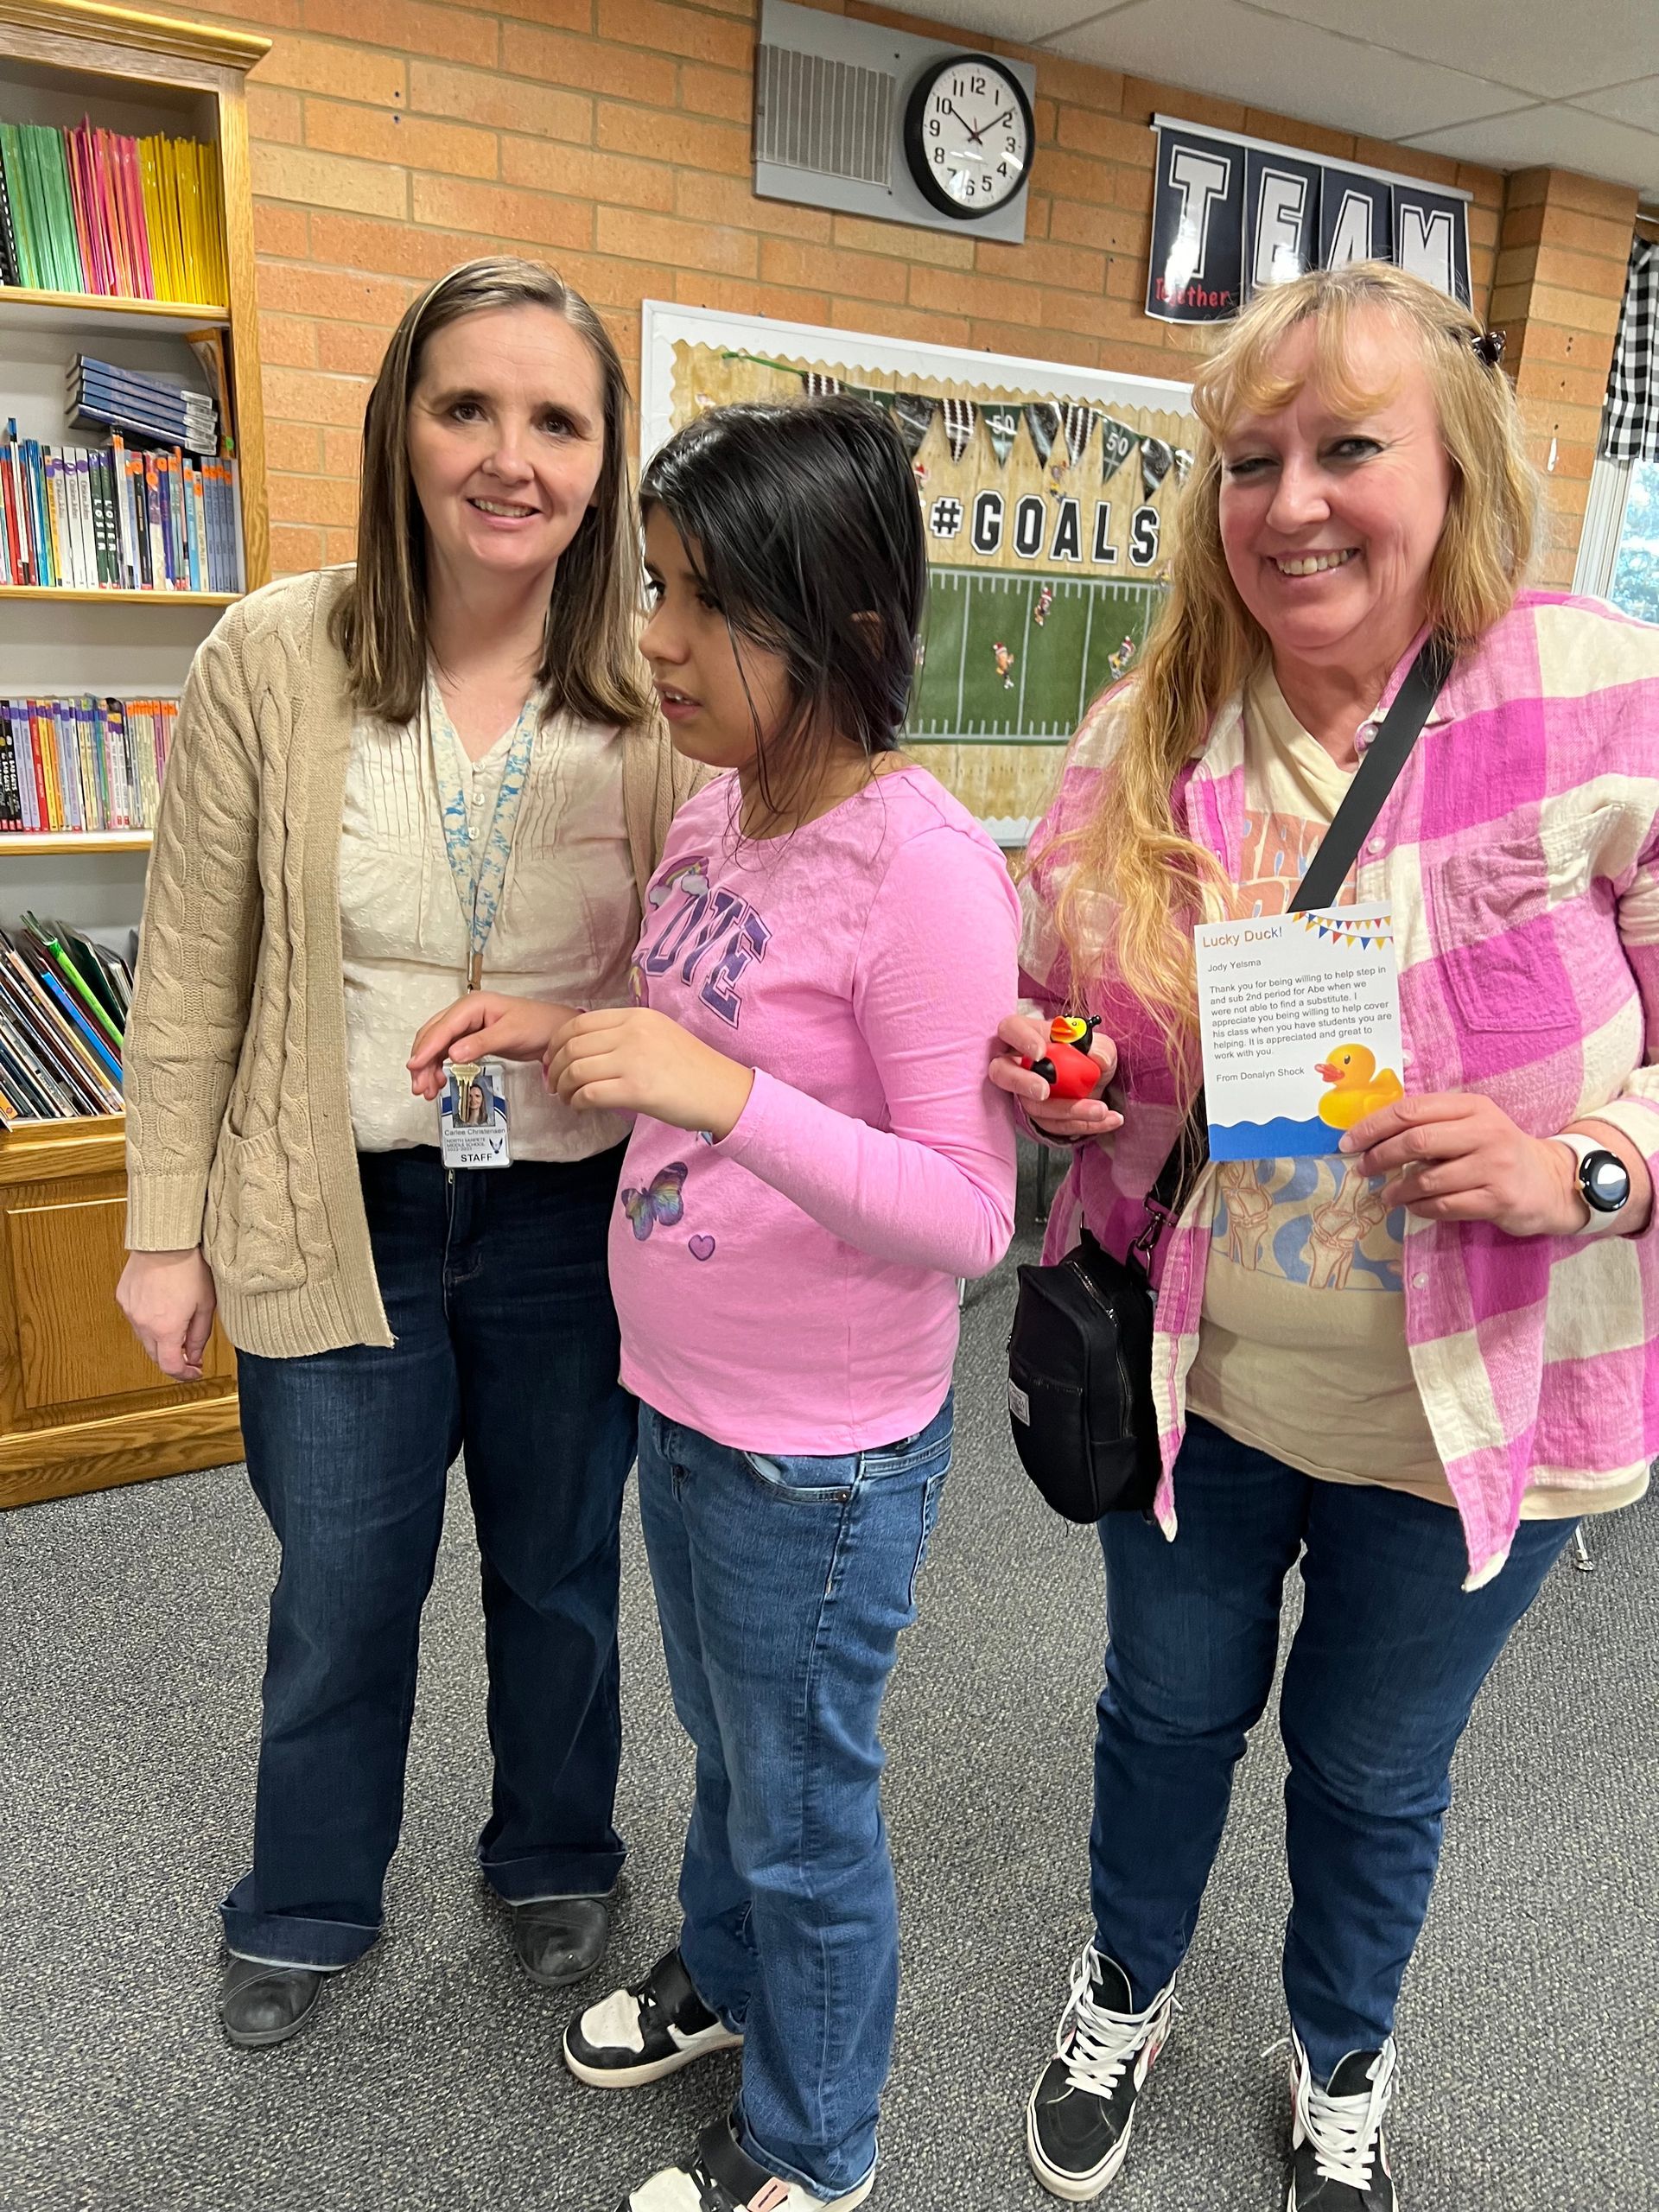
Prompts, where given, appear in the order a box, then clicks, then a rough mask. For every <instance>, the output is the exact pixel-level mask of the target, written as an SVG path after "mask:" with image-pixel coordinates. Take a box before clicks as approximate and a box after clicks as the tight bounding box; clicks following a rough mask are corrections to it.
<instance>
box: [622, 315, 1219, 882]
mask: <svg viewBox="0 0 1659 2212" xmlns="http://www.w3.org/2000/svg"><path fill="white" fill-rule="evenodd" d="M640 385H641V392H640V399H641V404H640V458H641V461H642V462H643V461H646V460H649V458H650V457H651V455H652V454H653V453H654V452H655V451H656V450H657V448H658V446H660V445H661V444H663V442H664V441H665V440H666V439H667V438H668V437H669V436H670V435H671V434H672V433H673V432H674V431H675V430H677V429H681V428H682V427H683V425H684V424H685V423H689V422H690V421H691V420H692V419H693V418H694V417H695V416H697V415H700V414H702V412H703V411H704V410H705V409H708V408H710V407H717V406H721V405H722V404H726V403H728V402H729V401H731V400H734V399H791V398H801V397H806V396H808V395H810V394H811V393H814V392H823V391H836V390H848V391H858V392H861V393H862V394H864V395H865V396H867V397H869V398H870V399H872V400H874V402H875V403H876V404H878V405H880V406H882V407H884V408H885V409H887V411H888V413H889V414H890V415H891V416H892V417H893V422H894V423H895V424H896V425H897V427H898V429H899V434H900V435H901V436H902V437H903V439H904V442H905V445H906V450H907V451H908V452H909V454H910V456H911V465H912V467H913V468H914V470H915V472H916V488H917V495H918V498H919V499H920V500H921V504H922V514H923V519H924V521H925V524H926V526H927V547H928V560H929V566H930V576H931V585H930V591H929V605H928V614H927V621H926V626H925V633H924V637H923V641H922V647H921V652H920V655H919V667H918V677H917V688H916V692H915V696H914V697H913V699H912V706H911V716H910V725H909V738H908V740H907V747H908V750H909V751H910V752H911V753H912V755H913V756H914V757H915V759H916V760H918V761H920V762H921V763H922V764H923V765H924V766H926V767H928V768H931V770H932V772H933V773H934V774H935V775H937V776H938V779H939V780H940V781H941V782H942V783H943V784H944V785H946V786H947V788H948V789H950V791H954V792H955V793H956V795H957V798H960V799H961V800H962V801H963V804H964V805H966V806H967V807H969V809H970V810H971V811H972V812H973V813H974V814H975V815H976V817H978V818H979V819H980V820H981V821H982V822H983V823H985V825H986V826H987V828H988V829H989V830H990V832H991V834H992V836H995V837H996V838H997V839H998V840H999V841H1000V842H1001V843H1003V844H1005V845H1008V846H1018V845H1023V844H1024V843H1025V842H1026V840H1027V836H1028V835H1029V832H1030V830H1031V829H1032V827H1033V824H1034V823H1035V822H1036V819H1037V817H1038V816H1039V814H1040V813H1041V812H1042V810H1043V808H1044V806H1045V805H1046V803H1047V799H1048V796H1049V793H1050V792H1051V791H1052V788H1053V785H1054V780H1055V777H1056V774H1057V772H1058V767H1059V763H1060V760H1061V758H1062V756H1063V754H1064V752H1065V743H1066V741H1067V739H1068V738H1070V736H1071V733H1072V732H1073V730H1074V729H1076V728H1077V724H1078V722H1079V721H1080V720H1081V719H1082V716H1083V713H1084V709H1085V708H1086V706H1087V705H1088V703H1089V702H1090V700H1091V699H1092V698H1093V697H1094V696H1095V695H1096V693H1097V692H1098V691H1100V690H1103V689H1104V687H1105V686H1106V685H1107V684H1108V683H1110V682H1111V681H1112V680H1113V679H1114V678H1115V677H1117V676H1119V675H1122V672H1123V671H1124V670H1125V669H1127V668H1128V666H1129V665H1130V664H1131V663H1132V662H1133V660H1134V658H1135V653H1136V652H1137V651H1138V649H1139V647H1140V644H1141V639H1142V638H1143V637H1144V635H1145V633H1146V628H1147V619H1148V617H1149V616H1150V614H1151V612H1152V608H1153V606H1154V602H1155V600H1156V597H1157V595H1158V594H1159V592H1160V589H1161V586H1162V582H1163V576H1164V573H1165V546H1164V540H1165V535H1166V529H1167V526H1168V523H1169V519H1170V516H1171V512H1172V510H1173V503H1174V500H1175V499H1176V497H1177V495H1178V493H1179V487H1180V484H1181V481H1182V480H1183V478H1184V477H1185V473H1186V467H1187V465H1188V457H1189V448H1190V447H1191V445H1192V438H1193V433H1194V431H1195V429H1196V427H1197V426H1196V424H1195V423H1194V421H1193V418H1192V415H1191V413H1190V412H1189V411H1188V410H1189V407H1190V400H1191V395H1190V392H1189V390H1188V387H1187V386H1186V385H1183V384H1172V383H1166V382H1165V381H1163V380H1162V379H1161V378H1152V377H1117V376H1110V375H1107V374H1104V373H1103V372H1096V371H1091V370H1087V369H1076V368H1068V367H1065V366H1064V365H1059V364H1058V363H1052V362H1044V361H1024V360H1019V359H1014V358H1013V357H1011V356H1006V355H1001V354H995V353H970V352H969V351H968V350H967V349H966V348H964V347H961V346H918V345H914V344H911V343H908V342H904V341H900V340H895V339H887V338H877V337H866V336H861V335H858V334H854V333H850V332H847V331H838V330H819V329H814V328H813V327H811V326H810V325H808V324H805V323H791V322H773V321H767V320H764V319H762V318H760V317H759V316H750V315H721V314H718V313H716V312H715V311H713V310H709V309H703V308H678V307H671V306H668V305H664V304H663V303H661V302H656V301H647V302H646V303H645V309H644V331H643V342H642V346H641V353H640Z"/></svg>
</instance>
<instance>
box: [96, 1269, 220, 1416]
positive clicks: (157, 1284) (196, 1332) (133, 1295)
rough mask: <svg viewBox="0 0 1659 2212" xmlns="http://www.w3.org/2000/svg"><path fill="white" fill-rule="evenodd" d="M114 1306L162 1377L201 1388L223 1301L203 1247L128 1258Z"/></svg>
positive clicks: (116, 1289) (116, 1288)
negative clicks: (203, 1364) (204, 1362)
mask: <svg viewBox="0 0 1659 2212" xmlns="http://www.w3.org/2000/svg"><path fill="white" fill-rule="evenodd" d="M115 1302H116V1304H117V1305H118V1306H119V1307H120V1308H121V1311H122V1312H123V1313H124V1314H125V1315H126V1317H127V1319H128V1320H129V1321H130V1323H131V1324H132V1333H133V1334H134V1336H136V1337H137V1339H138V1341H139V1343H140V1344H142V1345H143V1348H144V1350H145V1351H147V1352H148V1353H149V1357H151V1358H152V1359H153V1360H154V1361H155V1363H156V1366H157V1367H159V1368H160V1369H161V1370H162V1374H163V1375H170V1376H173V1378H174V1380H175V1382H179V1383H200V1380H201V1356H202V1354H203V1352H205V1351H207V1339H208V1338H209V1336H210V1335H211V1334H212V1333H213V1309H214V1307H215V1306H217V1304H218V1302H219V1300H218V1294H217V1293H216V1292H215V1291H214V1288H213V1274H212V1272H211V1270H210V1269H209V1268H208V1265H207V1261H206V1260H204V1259H203V1258H202V1256H201V1251H200V1247H199V1246H196V1245H192V1247H191V1248H190V1249H189V1250H188V1251H184V1252H129V1253H128V1255H127V1264H126V1266H125V1267H124V1268H122V1270H121V1280H120V1281H119V1282H118V1283H117V1285H116V1287H115Z"/></svg>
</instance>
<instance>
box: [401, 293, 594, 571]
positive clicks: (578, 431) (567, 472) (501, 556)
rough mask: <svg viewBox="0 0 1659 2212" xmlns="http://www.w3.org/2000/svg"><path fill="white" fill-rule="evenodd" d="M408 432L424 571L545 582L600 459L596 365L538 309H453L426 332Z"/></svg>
mask: <svg viewBox="0 0 1659 2212" xmlns="http://www.w3.org/2000/svg"><path fill="white" fill-rule="evenodd" d="M408 441H409V468H410V476H411V478H412V479H413V481H414V485H415V492H416V497H417V499H419V500H420V503H421V512H422V513H423V516H424V517H425V519H426V528H427V542H428V560H429V567H430V569H431V570H432V571H433V573H434V575H435V577H436V576H437V575H448V577H449V578H450V579H452V580H453V581H454V582H457V583H460V584H462V585H468V584H475V583H477V582H479V581H480V580H482V579H483V578H484V577H486V576H488V575H496V576H499V577H500V578H502V579H503V580H504V581H505V580H511V581H512V582H517V583H519V584H525V585H527V584H530V583H532V582H537V581H539V579H540V578H541V577H542V576H543V575H546V576H547V578H548V579H549V581H550V580H551V577H552V575H553V572H554V570H555V569H556V567H557V565H558V559H559V556H560V555H561V554H562V553H563V551H564V550H565V548H566V547H567V546H568V545H569V543H570V541H571V539H572V538H573V537H575V534H576V532H577V531H578V530H579V529H580V528H581V526H582V517H583V516H584V515H585V514H586V513H587V512H588V508H589V507H590V506H591V505H592V504H593V500H594V493H595V491H596V489H597V487H598V484H599V479H600V472H601V467H602V466H603V464H604V458H605V405H604V385H603V382H602V379H601V372H600V365H599V363H598V361H597V360H596V359H594V353H593V351H592V349H591V348H590V347H589V346H588V341H587V340H586V339H585V338H583V336H582V334H581V332H580V331H578V330H576V329H575V328H574V327H573V326H572V325H571V324H569V322H567V321H565V319H564V317H563V315H557V314H555V313H554V312H553V311H552V310H551V309H550V308H543V307H536V306H523V307H511V308H486V309H485V310H484V311H482V312H481V313H480V314H478V315H462V316H461V318H460V319H459V321H454V322H451V323H446V324H445V326H444V327H443V328H442V329H441V330H436V331H434V333H433V334H432V336H431V337H430V338H429V340H427V343H426V346H425V349H424V352H423V356H422V360H421V372H420V377H419V379H418V381H417V383H416V386H415V389H414V391H413V392H412V393H411V394H410V403H409V418H408Z"/></svg>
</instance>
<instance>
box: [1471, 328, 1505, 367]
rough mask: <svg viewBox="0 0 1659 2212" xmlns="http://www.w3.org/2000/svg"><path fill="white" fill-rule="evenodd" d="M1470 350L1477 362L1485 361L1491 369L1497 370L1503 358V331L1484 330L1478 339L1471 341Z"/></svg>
mask: <svg viewBox="0 0 1659 2212" xmlns="http://www.w3.org/2000/svg"><path fill="white" fill-rule="evenodd" d="M1469 348H1470V351H1471V353H1473V354H1474V356H1475V358H1476V359H1477V360H1481V361H1484V362H1485V364H1486V365H1487V367H1488V368H1489V369H1495V368H1496V367H1497V365H1498V363H1499V362H1500V361H1501V360H1502V359H1503V332H1502V331H1501V330H1483V331H1482V333H1481V334H1480V336H1479V337H1478V338H1471V340H1469Z"/></svg>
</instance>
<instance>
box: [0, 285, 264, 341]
mask: <svg viewBox="0 0 1659 2212" xmlns="http://www.w3.org/2000/svg"><path fill="white" fill-rule="evenodd" d="M13 321H16V322H17V323H19V324H20V325H22V327H29V328H33V329H35V330H61V331H64V332H67V333H68V334H70V335H71V336H73V337H85V336H86V335H88V334H91V333H92V332H94V331H97V332H108V331H112V330H114V331H118V330H128V329H130V328H131V327H132V326H133V325H134V324H135V323H137V325H138V327H140V328H141V329H145V330H153V331H157V332H162V333H165V334H167V335H168V336H169V337H180V336H182V334H184V332H186V331H187V330H202V329H206V328H210V327H211V328H218V329H220V330H228V329H229V328H230V327H231V311H230V309H229V308H222V307H211V308H210V307H192V306H190V305H189V304H188V302H181V301H179V300H119V299H112V298H110V297H108V296H106V295H105V294H104V293H102V292H31V291H27V290H25V289H22V287H21V286H19V285H16V284H0V329H3V328H4V327H5V326H6V325H7V324H8V323H9V322H13Z"/></svg>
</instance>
